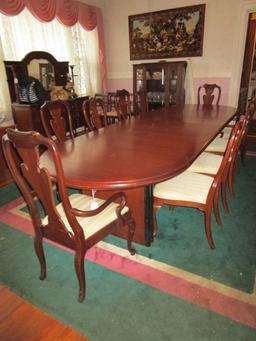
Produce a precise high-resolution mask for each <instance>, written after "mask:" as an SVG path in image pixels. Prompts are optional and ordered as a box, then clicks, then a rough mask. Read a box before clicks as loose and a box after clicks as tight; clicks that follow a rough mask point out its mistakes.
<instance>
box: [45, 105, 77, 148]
mask: <svg viewBox="0 0 256 341" xmlns="http://www.w3.org/2000/svg"><path fill="white" fill-rule="evenodd" d="M40 115H41V121H42V125H43V128H44V131H45V133H46V136H47V137H49V138H53V136H55V137H56V139H57V141H58V142H65V141H66V140H67V139H69V138H72V139H73V138H74V129H73V125H72V118H71V112H70V107H69V104H68V102H66V101H62V100H56V101H49V102H45V103H44V104H43V105H42V106H41V108H40Z"/></svg>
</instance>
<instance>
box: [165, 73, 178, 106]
mask: <svg viewBox="0 0 256 341" xmlns="http://www.w3.org/2000/svg"><path fill="white" fill-rule="evenodd" d="M177 71H178V68H171V69H170V71H169V72H168V76H169V79H168V82H167V84H169V91H168V96H169V98H168V102H169V104H171V105H172V104H176V101H177V99H176V94H177V80H178V72H177Z"/></svg>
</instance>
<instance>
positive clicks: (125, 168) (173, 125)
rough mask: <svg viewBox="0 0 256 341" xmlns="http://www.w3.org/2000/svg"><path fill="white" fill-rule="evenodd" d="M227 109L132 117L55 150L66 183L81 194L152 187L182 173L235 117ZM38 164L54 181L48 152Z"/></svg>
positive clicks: (161, 111)
mask: <svg viewBox="0 0 256 341" xmlns="http://www.w3.org/2000/svg"><path fill="white" fill-rule="evenodd" d="M235 113H236V109H235V108H233V107H228V106H218V107H216V106H213V107H204V106H202V105H201V106H198V105H192V104H189V105H184V106H182V107H169V108H161V109H158V110H156V111H152V112H149V113H147V114H144V115H141V116H135V117H132V118H131V119H128V120H126V121H124V122H121V123H116V124H113V125H110V126H107V127H106V128H103V129H100V130H99V131H95V132H90V133H88V134H84V135H81V136H78V137H76V138H75V139H74V140H73V141H72V140H69V141H67V142H65V143H63V144H60V145H59V151H60V155H61V159H62V163H63V168H64V173H65V178H66V183H67V185H68V186H70V187H75V188H82V189H91V188H94V189H128V188H134V187H140V186H145V185H150V184H154V183H157V182H160V181H163V180H166V179H168V178H171V177H173V176H175V175H177V174H179V173H180V172H182V171H183V170H184V169H186V168H187V167H188V166H189V165H190V164H191V163H192V162H193V160H194V159H195V158H196V157H197V156H198V155H199V154H200V153H201V152H202V150H204V149H205V147H206V146H207V145H208V144H209V143H210V142H211V141H212V140H213V139H214V137H215V136H216V135H217V134H218V133H219V131H220V130H221V129H222V128H223V127H224V126H225V125H226V124H227V122H228V121H229V120H230V119H232V117H234V115H235ZM40 163H41V165H44V166H46V167H47V168H48V169H50V173H51V174H52V175H53V176H54V175H55V172H54V169H53V166H52V163H51V162H50V161H49V155H48V152H45V153H44V154H43V155H42V156H41V158H40Z"/></svg>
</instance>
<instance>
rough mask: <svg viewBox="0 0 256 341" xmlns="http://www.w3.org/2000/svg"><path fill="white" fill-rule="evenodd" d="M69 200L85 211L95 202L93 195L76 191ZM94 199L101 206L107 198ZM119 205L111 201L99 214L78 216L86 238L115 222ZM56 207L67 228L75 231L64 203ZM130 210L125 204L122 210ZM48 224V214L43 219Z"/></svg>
mask: <svg viewBox="0 0 256 341" xmlns="http://www.w3.org/2000/svg"><path fill="white" fill-rule="evenodd" d="M69 200H70V203H71V206H72V207H73V208H77V209H79V210H83V211H90V210H91V204H92V202H93V198H92V197H91V196H88V195H85V194H79V193H76V194H72V195H70V197H69ZM94 201H96V202H97V203H98V205H99V206H100V205H102V204H103V203H104V202H105V200H102V199H99V198H94ZM117 206H118V204H115V203H111V204H109V206H107V207H106V208H105V209H104V210H103V211H102V212H100V213H99V214H97V215H95V216H92V217H77V220H78V222H79V224H80V225H81V227H82V228H83V230H84V235H85V238H88V237H90V236H91V235H93V234H94V233H95V232H97V231H99V230H100V229H102V228H103V227H104V226H106V225H108V224H110V223H111V222H113V221H114V220H116V219H117V215H116V211H115V210H116V208H117ZM56 208H57V211H58V212H59V214H60V216H61V218H62V221H63V223H64V224H65V226H66V227H67V229H68V230H69V231H70V232H72V233H73V231H72V228H71V227H70V225H69V223H68V220H67V217H66V215H65V212H64V210H63V206H62V203H61V204H58V205H57V206H56ZM128 210H129V209H128V207H127V206H125V207H124V208H123V210H122V214H124V213H126V212H128ZM47 224H48V216H46V217H45V218H44V219H43V225H47Z"/></svg>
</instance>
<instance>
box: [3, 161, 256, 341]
mask: <svg viewBox="0 0 256 341" xmlns="http://www.w3.org/2000/svg"><path fill="white" fill-rule="evenodd" d="M238 170H239V172H238V173H237V174H236V178H235V192H236V197H235V199H231V198H229V207H230V214H229V215H225V214H224V212H223V210H222V209H221V216H222V221H223V228H222V229H221V230H220V229H219V227H218V225H217V224H216V222H215V220H214V216H213V217H212V230H213V232H214V233H213V236H214V240H215V243H216V247H217V249H216V250H215V251H211V250H210V249H209V247H208V244H207V241H206V238H205V235H204V224H203V214H202V213H201V212H199V211H196V210H193V209H185V208H179V207H178V208H176V209H175V210H169V209H168V208H167V207H162V208H161V209H160V210H159V211H158V224H159V234H158V236H157V237H156V238H155V241H154V243H153V244H152V246H151V247H149V248H148V247H144V246H141V245H135V246H136V249H137V252H138V254H139V255H142V256H145V258H146V259H149V260H157V261H160V262H161V263H163V264H167V265H168V264H169V265H172V266H174V267H176V268H178V269H183V270H185V271H186V272H187V273H193V274H196V275H199V276H202V278H206V279H209V280H213V281H216V282H219V283H222V284H224V285H226V286H227V288H228V287H230V288H234V289H237V290H239V291H241V293H243V292H244V293H245V295H248V294H251V293H252V292H253V288H254V285H255V259H256V209H255V197H256V158H253V157H249V158H247V160H246V167H241V166H240V165H239V166H238ZM19 196H20V194H19V191H18V190H17V188H16V186H15V185H13V184H12V185H9V186H7V187H5V188H3V189H1V190H0V205H1V206H3V205H5V204H6V203H8V202H10V201H12V200H14V199H16V198H18V197H19ZM23 210H26V209H25V208H24V209H23ZM0 221H1V216H0ZM106 242H107V243H108V244H111V245H117V246H119V247H121V249H123V248H126V244H125V243H124V241H123V240H121V239H119V238H115V237H108V238H107V239H106ZM45 251H46V259H47V269H48V272H47V278H46V280H45V281H40V280H39V279H38V275H39V265H38V261H37V258H36V256H35V254H34V249H33V239H32V237H31V236H30V235H28V234H25V233H22V232H19V231H17V230H16V229H15V228H13V226H9V225H6V224H4V223H0V262H1V268H0V281H1V282H2V283H3V284H4V285H6V286H7V287H9V288H10V289H11V290H13V291H14V292H16V293H17V294H18V295H20V296H22V297H24V298H25V299H26V300H28V301H30V302H31V303H32V304H34V305H36V306H38V307H39V308H41V309H43V310H44V311H46V312H48V313H49V314H50V315H52V316H54V317H55V318H57V319H58V320H60V321H62V322H64V323H66V324H67V325H69V326H71V327H73V328H74V329H76V330H77V331H78V332H80V333H81V334H83V335H85V336H87V337H88V338H89V339H90V340H91V341H102V340H104V341H108V340H109V341H110V340H111V341H119V340H124V341H125V340H127V341H128V340H129V341H131V340H132V341H133V340H134V341H135V340H136V341H137V340H139V341H140V340H143V341H144V340H148V341H151V340H154V341H155V340H175V341H176V340H178V341H179V340H181V341H183V340H186V341H187V340H188V341H189V340H216V341H217V340H223V341H226V340H232V341H233V340H246V341H247V340H248V341H250V340H255V339H256V329H254V328H252V327H249V326H248V325H246V322H245V324H242V323H239V322H236V321H235V320H234V319H231V318H228V317H226V316H224V315H223V314H222V315H219V314H217V313H216V312H213V311H212V310H211V309H210V304H209V309H208V308H207V303H206V305H205V306H204V307H203V306H202V305H201V306H200V304H199V305H196V304H192V303H190V302H188V301H187V300H186V298H185V295H184V298H180V297H175V296H173V295H171V294H170V293H168V292H166V291H164V290H162V289H159V288H156V287H154V286H152V285H149V284H147V283H146V282H145V281H144V282H143V281H140V280H138V279H136V278H135V277H132V276H125V275H124V274H122V273H121V272H119V271H113V270H111V269H108V268H107V267H105V266H102V265H99V264H98V263H97V262H93V261H90V260H87V261H86V275H87V299H86V301H85V302H84V303H82V304H80V303H78V302H77V301H76V296H77V280H76V277H75V274H74V266H73V255H72V254H71V253H69V252H68V251H66V250H63V249H60V248H57V247H55V246H53V245H51V244H48V243H45ZM124 266H125V265H124ZM135 268H136V264H135ZM191 286H192V284H191ZM193 290H194V289H193ZM232 290H233V289H232ZM196 295H197V292H196V291H195V296H196ZM252 296H255V293H254V295H252ZM213 297H215V296H214V295H213ZM231 301H232V300H231ZM219 302H220V304H221V299H220V301H219ZM231 303H232V302H231ZM223 304H225V301H224V300H223ZM237 307H238V306H237ZM249 308H250V307H249ZM230 309H234V310H235V309H238V308H236V306H235V303H234V306H232V304H230ZM238 313H239V311H238ZM243 313H244V312H242V311H241V314H243ZM253 320H254V321H255V323H254V321H253ZM251 321H253V323H251V324H253V325H254V326H256V314H255V316H254V317H252V319H251ZM249 325H250V324H249ZM0 338H1V334H0Z"/></svg>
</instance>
